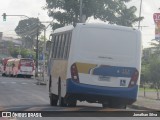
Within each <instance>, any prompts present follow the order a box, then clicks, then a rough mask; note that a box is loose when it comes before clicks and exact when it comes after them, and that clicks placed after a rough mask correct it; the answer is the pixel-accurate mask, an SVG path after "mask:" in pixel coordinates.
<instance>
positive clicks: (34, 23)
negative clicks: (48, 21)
mask: <svg viewBox="0 0 160 120" xmlns="http://www.w3.org/2000/svg"><path fill="white" fill-rule="evenodd" d="M44 27H45V26H44V25H43V24H41V22H40V21H39V19H37V18H29V19H24V20H21V21H19V24H18V26H17V27H16V28H15V32H16V34H17V35H18V36H20V37H21V38H22V39H23V43H24V45H25V47H26V48H33V45H34V43H35V42H34V40H35V38H36V37H37V31H38V34H40V33H41V32H42V30H43V29H44Z"/></svg>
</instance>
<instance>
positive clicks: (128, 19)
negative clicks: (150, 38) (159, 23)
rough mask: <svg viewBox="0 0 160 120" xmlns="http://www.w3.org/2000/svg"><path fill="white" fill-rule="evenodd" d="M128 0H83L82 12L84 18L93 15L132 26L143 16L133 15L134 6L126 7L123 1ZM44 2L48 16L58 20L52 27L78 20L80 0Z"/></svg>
mask: <svg viewBox="0 0 160 120" xmlns="http://www.w3.org/2000/svg"><path fill="white" fill-rule="evenodd" d="M129 1H131V0H94V1H93V0H83V14H84V15H86V19H88V18H89V17H92V16H93V17H94V18H95V19H98V18H99V19H100V20H102V21H105V22H108V23H109V24H117V25H123V26H132V24H134V23H135V22H137V21H139V20H142V19H143V18H142V17H141V18H138V17H137V16H136V15H135V12H136V10H137V8H136V7H135V6H131V7H129V8H127V6H126V4H125V3H127V2H129ZM46 3H47V5H46V8H47V9H48V12H49V16H50V17H53V18H54V19H56V20H57V21H58V22H57V23H55V24H54V25H53V28H58V27H61V26H65V25H68V24H74V23H78V22H79V21H80V0H46Z"/></svg>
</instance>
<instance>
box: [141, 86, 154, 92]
mask: <svg viewBox="0 0 160 120" xmlns="http://www.w3.org/2000/svg"><path fill="white" fill-rule="evenodd" d="M139 91H144V88H139ZM145 91H146V92H156V89H151V88H147V87H146V89H145Z"/></svg>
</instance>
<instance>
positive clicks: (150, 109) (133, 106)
mask: <svg viewBox="0 0 160 120" xmlns="http://www.w3.org/2000/svg"><path fill="white" fill-rule="evenodd" d="M128 107H129V108H132V109H137V110H148V111H159V110H158V109H153V108H147V107H145V106H140V105H137V104H133V105H128Z"/></svg>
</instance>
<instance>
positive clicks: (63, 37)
mask: <svg viewBox="0 0 160 120" xmlns="http://www.w3.org/2000/svg"><path fill="white" fill-rule="evenodd" d="M64 45H65V34H63V35H62V42H61V50H60V59H63V53H64Z"/></svg>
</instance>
